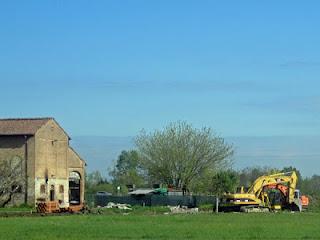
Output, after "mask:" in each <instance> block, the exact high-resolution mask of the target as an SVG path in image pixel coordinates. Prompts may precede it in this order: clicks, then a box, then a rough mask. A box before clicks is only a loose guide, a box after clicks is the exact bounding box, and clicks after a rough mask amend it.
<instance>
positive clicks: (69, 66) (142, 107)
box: [0, 0, 320, 136]
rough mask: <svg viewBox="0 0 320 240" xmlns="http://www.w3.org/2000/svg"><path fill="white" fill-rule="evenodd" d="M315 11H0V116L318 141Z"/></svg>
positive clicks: (25, 5) (141, 6)
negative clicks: (182, 125) (179, 126)
mask: <svg viewBox="0 0 320 240" xmlns="http://www.w3.org/2000/svg"><path fill="white" fill-rule="evenodd" d="M319 9H320V1H311V0H310V1H293V0H290V1H279V0H274V1H238V0H237V1H236V0H235V1H219V2H218V1H138V0H137V1H79V0H77V1H63V0H59V1H58V0H55V1H53V0H51V1H50V0H47V1H41V0H39V1H31V0H28V1H4V0H3V1H1V3H0V83H1V85H0V88H1V91H0V92H1V94H0V109H1V111H0V117H34V116H53V117H55V118H56V119H57V120H58V121H59V122H60V123H61V125H62V126H63V127H64V128H65V129H66V130H67V131H68V132H69V133H70V135H71V136H72V135H106V136H133V135H135V134H136V133H137V132H138V131H139V130H140V129H141V128H146V129H148V130H152V129H154V128H160V127H162V126H164V125H165V124H167V123H168V122H171V121H176V120H186V121H188V122H190V123H192V124H194V125H195V126H197V127H200V126H204V125H206V126H210V127H212V128H214V129H216V131H217V132H218V133H219V134H221V135H223V136H244V135H245V136H264V135H267V136H274V135H319V131H320V81H319V80H320V79H319V73H320V44H319V43H320V27H319V26H320V14H319Z"/></svg>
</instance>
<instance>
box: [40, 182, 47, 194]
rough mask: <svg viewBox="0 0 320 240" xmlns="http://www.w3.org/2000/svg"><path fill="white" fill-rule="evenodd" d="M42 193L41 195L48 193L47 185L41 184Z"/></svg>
mask: <svg viewBox="0 0 320 240" xmlns="http://www.w3.org/2000/svg"><path fill="white" fill-rule="evenodd" d="M40 193H41V194H44V193H46V185H44V184H41V186H40Z"/></svg>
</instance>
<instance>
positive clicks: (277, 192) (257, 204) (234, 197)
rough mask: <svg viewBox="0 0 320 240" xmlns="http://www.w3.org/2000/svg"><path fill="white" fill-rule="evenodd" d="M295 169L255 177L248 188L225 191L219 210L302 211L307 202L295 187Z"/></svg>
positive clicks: (306, 198)
mask: <svg viewBox="0 0 320 240" xmlns="http://www.w3.org/2000/svg"><path fill="white" fill-rule="evenodd" d="M297 181H298V177H297V174H296V172H295V171H292V172H286V173H276V174H272V175H266V176H261V177H259V178H257V179H256V180H255V181H254V183H253V184H252V186H251V187H250V188H249V189H248V190H246V191H245V190H244V188H243V187H241V188H240V189H239V190H238V191H237V192H236V193H225V194H224V195H223V197H222V199H221V203H220V206H219V210H220V211H242V212H268V211H276V210H282V209H287V210H291V211H302V209H303V208H305V207H307V206H308V204H309V199H308V197H306V196H300V191H299V189H296V186H297Z"/></svg>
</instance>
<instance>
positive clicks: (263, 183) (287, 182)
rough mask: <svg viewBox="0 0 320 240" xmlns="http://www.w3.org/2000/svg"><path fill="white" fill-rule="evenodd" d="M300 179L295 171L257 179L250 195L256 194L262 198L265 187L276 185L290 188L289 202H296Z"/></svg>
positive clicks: (250, 190) (249, 191)
mask: <svg viewBox="0 0 320 240" xmlns="http://www.w3.org/2000/svg"><path fill="white" fill-rule="evenodd" d="M297 181H298V177H297V174H296V172H295V171H292V172H286V173H277V174H272V175H267V176H261V177H259V178H257V179H256V180H255V181H254V183H253V184H252V186H251V187H250V188H249V190H248V193H249V194H254V195H255V196H256V197H258V198H260V197H261V194H262V193H263V191H264V189H265V187H268V186H272V185H273V186H274V185H284V186H287V187H288V190H287V191H288V194H287V197H288V202H289V203H292V202H294V192H295V189H296V186H297Z"/></svg>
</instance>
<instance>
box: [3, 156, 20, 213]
mask: <svg viewBox="0 0 320 240" xmlns="http://www.w3.org/2000/svg"><path fill="white" fill-rule="evenodd" d="M24 179H25V178H24V176H23V173H22V163H21V160H20V159H15V158H13V159H11V160H2V161H0V207H4V206H6V205H7V204H8V203H9V202H10V201H11V200H12V198H13V196H14V195H15V194H17V193H19V192H21V190H22V185H23V181H24Z"/></svg>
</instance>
